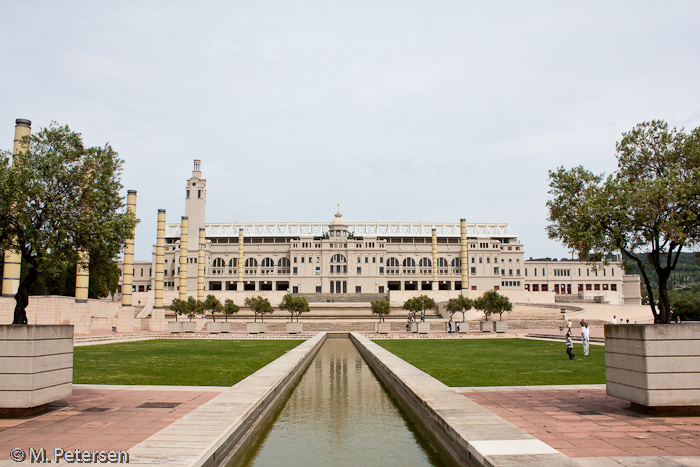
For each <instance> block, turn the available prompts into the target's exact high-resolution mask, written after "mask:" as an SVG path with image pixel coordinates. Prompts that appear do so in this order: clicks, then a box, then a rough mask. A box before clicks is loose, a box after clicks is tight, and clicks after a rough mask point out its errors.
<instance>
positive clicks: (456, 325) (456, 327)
mask: <svg viewBox="0 0 700 467" xmlns="http://www.w3.org/2000/svg"><path fill="white" fill-rule="evenodd" d="M455 329H456V330H457V334H459V322H457V323H455Z"/></svg>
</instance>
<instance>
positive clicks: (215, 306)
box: [202, 294, 224, 321]
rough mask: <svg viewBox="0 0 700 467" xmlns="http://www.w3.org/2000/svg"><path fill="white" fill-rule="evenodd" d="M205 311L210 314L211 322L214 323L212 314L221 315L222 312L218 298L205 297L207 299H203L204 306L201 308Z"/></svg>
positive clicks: (222, 307) (212, 296) (214, 319)
mask: <svg viewBox="0 0 700 467" xmlns="http://www.w3.org/2000/svg"><path fill="white" fill-rule="evenodd" d="M202 308H204V310H205V311H209V312H211V319H212V320H213V321H216V318H215V317H214V313H221V311H223V309H224V306H223V305H222V304H221V302H220V301H219V299H218V298H216V297H215V296H214V295H211V294H209V295H207V298H205V299H204V304H203V306H202Z"/></svg>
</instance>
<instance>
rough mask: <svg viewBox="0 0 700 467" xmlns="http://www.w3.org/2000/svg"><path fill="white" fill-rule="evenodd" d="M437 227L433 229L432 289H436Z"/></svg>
mask: <svg viewBox="0 0 700 467" xmlns="http://www.w3.org/2000/svg"><path fill="white" fill-rule="evenodd" d="M437 260H438V256H437V229H433V287H432V289H433V290H436V289H437V281H438V264H437Z"/></svg>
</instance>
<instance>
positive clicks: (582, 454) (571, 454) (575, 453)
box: [558, 448, 594, 457]
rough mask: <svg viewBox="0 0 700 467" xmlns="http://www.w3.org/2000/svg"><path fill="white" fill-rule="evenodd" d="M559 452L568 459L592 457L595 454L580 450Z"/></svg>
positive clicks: (561, 450)
mask: <svg viewBox="0 0 700 467" xmlns="http://www.w3.org/2000/svg"><path fill="white" fill-rule="evenodd" d="M558 451H559V452H561V453H562V454H564V455H565V456H567V457H592V456H593V455H594V454H592V453H590V452H589V451H586V450H584V449H580V448H572V449H558Z"/></svg>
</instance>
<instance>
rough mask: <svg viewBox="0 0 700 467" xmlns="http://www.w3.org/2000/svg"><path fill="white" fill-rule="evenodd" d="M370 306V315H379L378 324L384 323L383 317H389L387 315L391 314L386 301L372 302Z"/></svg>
mask: <svg viewBox="0 0 700 467" xmlns="http://www.w3.org/2000/svg"><path fill="white" fill-rule="evenodd" d="M370 306H371V307H372V313H373V314H375V315H379V322H380V323H381V322H382V321H384V316H387V315H389V313H391V306H390V305H389V301H388V300H384V299H381V300H374V301H373V302H370Z"/></svg>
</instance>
